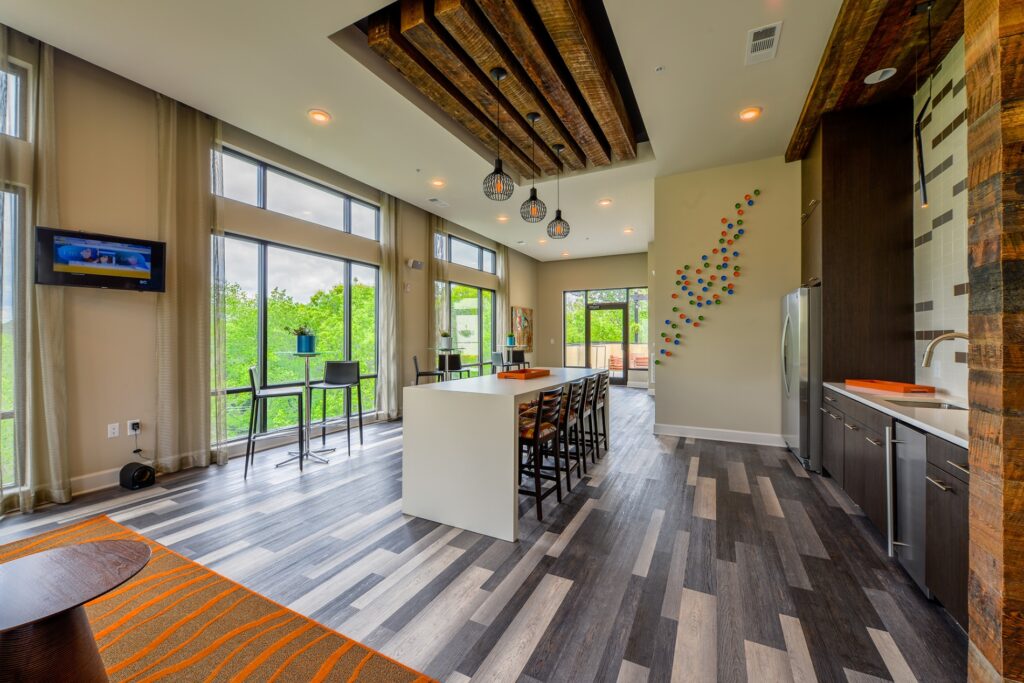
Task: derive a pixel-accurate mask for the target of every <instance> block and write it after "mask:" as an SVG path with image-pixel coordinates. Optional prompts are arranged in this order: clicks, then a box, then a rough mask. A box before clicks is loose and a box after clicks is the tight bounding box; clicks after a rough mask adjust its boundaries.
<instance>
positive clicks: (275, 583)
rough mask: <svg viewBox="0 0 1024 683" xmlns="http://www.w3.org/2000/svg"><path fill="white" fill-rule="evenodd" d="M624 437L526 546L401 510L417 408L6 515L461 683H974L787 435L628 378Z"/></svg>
mask: <svg viewBox="0 0 1024 683" xmlns="http://www.w3.org/2000/svg"><path fill="white" fill-rule="evenodd" d="M613 392H614V393H613V395H612V425H613V427H612V429H613V432H612V433H613V438H614V444H613V449H612V452H611V453H610V454H608V455H607V456H605V458H604V459H603V460H602V461H601V462H600V463H599V464H598V466H597V467H594V468H592V469H591V470H590V473H589V476H588V477H587V478H584V479H583V481H582V482H577V481H576V480H575V479H574V480H573V484H574V488H573V492H572V494H571V495H570V496H569V497H568V498H566V499H565V500H564V501H563V503H562V504H561V505H557V504H556V503H555V501H554V497H553V496H552V497H551V498H549V499H548V501H547V502H546V507H545V517H544V519H545V521H544V523H542V524H541V523H538V522H537V521H536V517H535V515H534V512H533V507H532V503H531V502H530V501H529V500H523V502H522V506H521V512H522V521H521V526H520V530H521V534H522V535H523V539H522V540H521V541H520V542H519V543H507V542H504V541H497V540H494V539H491V538H487V537H484V536H480V535H478V534H474V533H470V532H466V531H461V530H458V529H452V528H450V527H446V526H441V525H438V524H435V523H432V522H428V521H425V520H422V519H416V518H411V517H405V516H403V515H402V514H401V500H400V496H401V447H402V438H401V437H402V428H401V424H400V423H384V424H377V425H373V426H371V427H369V428H368V429H367V439H366V446H365V447H363V448H360V449H355V448H354V449H353V455H352V457H351V458H348V457H346V456H345V455H344V449H343V445H344V441H343V436H342V437H335V441H336V442H337V443H338V444H339V445H341V446H342V449H341V450H339V452H338V453H336V454H335V455H334V457H333V458H332V459H331V463H330V464H329V465H320V466H308V467H307V468H306V471H305V472H304V473H302V474H301V475H300V474H299V472H298V469H297V468H294V467H286V468H281V469H277V470H275V469H274V468H273V463H274V462H275V461H277V460H278V459H279V455H278V454H276V453H274V454H272V453H263V454H259V455H258V462H257V466H256V471H255V476H253V475H250V477H249V479H248V480H247V481H243V479H242V465H243V463H242V462H241V461H240V460H235V461H232V462H231V463H230V464H229V465H228V466H226V467H219V468H218V467H211V468H209V469H206V470H193V471H189V472H185V473H180V474H177V475H170V476H162V477H161V478H160V481H159V484H158V486H156V487H154V488H150V489H144V490H142V491H139V492H134V493H132V492H125V491H123V490H120V489H112V490H108V491H103V492H99V493H96V494H91V495H86V496H81V497H79V498H77V499H76V500H75V502H73V503H72V504H70V505H65V506H51V507H49V508H46V509H44V510H42V511H39V512H37V513H35V514H34V515H27V516H22V515H12V516H8V517H7V518H5V519H4V520H3V521H2V522H0V542H5V541H9V540H13V539H15V538H19V537H23V536H26V535H30V534H35V533H39V532H42V531H46V530H49V529H52V528H55V527H59V526H61V525H65V524H68V523H69V522H72V521H75V520H78V519H83V518H86V517H89V516H91V515H95V514H98V513H106V514H109V515H110V516H111V517H112V518H114V519H115V520H117V521H119V522H121V523H123V524H125V525H127V526H129V527H131V528H133V529H136V530H138V531H139V532H140V533H142V534H145V535H146V536H148V537H150V538H153V539H154V540H156V541H159V542H161V543H164V544H166V545H168V546H170V547H172V548H174V549H175V550H177V551H179V552H181V553H183V554H184V555H186V556H188V557H191V558H193V559H195V560H196V561H197V562H199V563H201V564H204V565H206V566H208V567H210V568H212V569H214V570H215V571H218V572H220V573H222V574H224V575H226V576H228V577H230V578H232V579H235V580H237V581H239V582H241V583H242V584H244V585H246V586H248V587H249V588H251V589H253V590H255V591H258V592H260V593H262V594H263V595H266V596H267V597H269V598H271V599H273V600H276V601H278V602H281V603H283V604H285V605H288V606H290V607H292V608H293V609H295V610H297V611H299V612H302V613H303V614H306V615H309V616H311V617H313V618H315V619H317V620H319V621H321V622H322V623H324V624H326V625H328V626H330V627H332V628H335V629H337V630H339V631H340V632H342V633H343V634H346V635H348V636H351V637H354V638H357V639H359V640H362V641H363V642H365V643H366V644H368V645H370V646H372V647H376V648H378V649H380V650H382V651H383V652H384V653H386V654H389V655H391V656H394V657H396V658H398V659H400V660H401V661H403V662H405V663H406V664H408V665H410V666H413V667H415V668H417V669H420V670H421V671H424V672H425V673H428V674H430V675H432V676H435V677H437V678H438V679H440V680H443V681H466V680H471V679H472V680H479V681H488V682H490V681H591V680H594V681H629V682H633V681H703V680H720V681H743V680H749V681H789V680H792V681H798V682H802V681H813V680H819V681H872V680H895V681H905V680H914V679H916V680H919V681H929V682H931V681H954V680H963V679H964V678H965V670H966V664H965V660H966V639H965V636H964V634H963V632H962V631H960V630H959V629H958V628H957V627H955V626H954V625H953V624H952V622H951V621H950V620H949V619H948V617H946V615H945V613H944V612H943V611H942V610H941V609H940V608H939V607H938V606H936V605H935V604H933V603H929V602H928V601H927V600H926V599H925V598H924V597H923V596H922V595H921V594H920V593H919V592H918V591H917V589H916V588H915V587H914V586H913V585H912V584H911V582H910V579H909V578H908V577H907V576H906V574H904V572H903V571H902V570H901V569H900V568H899V566H898V565H896V564H894V563H893V562H890V561H889V560H888V559H887V558H886V557H885V555H884V552H883V550H882V547H881V539H880V537H879V536H878V535H877V534H875V533H874V532H873V531H872V530H871V529H870V527H869V526H868V525H867V523H866V521H865V518H864V517H863V516H862V515H861V514H860V512H859V510H858V509H857V508H856V507H855V506H854V505H853V504H852V503H851V502H850V501H849V499H848V498H846V496H845V494H843V493H842V492H841V491H839V490H838V489H837V488H836V487H835V486H834V485H833V482H832V481H831V480H826V479H822V478H820V477H818V476H815V475H811V476H809V477H808V476H806V473H805V472H803V471H802V470H800V469H799V468H796V467H794V466H793V465H794V464H795V463H794V461H793V459H792V457H791V456H789V455H788V454H787V453H786V452H785V451H783V450H782V449H778V448H769V447H759V446H748V445H740V444H729V443H720V442H714V441H700V440H697V441H695V440H693V439H683V440H680V439H675V438H665V437H655V436H652V435H651V427H652V421H653V402H652V399H651V398H650V397H648V396H647V395H646V393H645V392H643V391H639V390H635V389H626V388H613Z"/></svg>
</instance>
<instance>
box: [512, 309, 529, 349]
mask: <svg viewBox="0 0 1024 683" xmlns="http://www.w3.org/2000/svg"><path fill="white" fill-rule="evenodd" d="M512 334H514V335H515V337H516V346H522V347H526V348H525V350H526V352H527V353H533V309H532V308H526V307H525V306H513V307H512Z"/></svg>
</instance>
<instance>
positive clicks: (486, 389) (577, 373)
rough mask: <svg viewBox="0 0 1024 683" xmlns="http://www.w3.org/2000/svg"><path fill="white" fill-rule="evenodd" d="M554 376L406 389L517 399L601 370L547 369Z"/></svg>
mask: <svg viewBox="0 0 1024 683" xmlns="http://www.w3.org/2000/svg"><path fill="white" fill-rule="evenodd" d="M544 369H546V370H550V371H551V374H550V375H548V376H546V377H538V378H537V379H499V378H498V376H497V375H480V376H479V377H469V378H466V379H453V380H448V381H447V382H431V383H429V384H420V385H418V386H411V387H405V391H443V392H456V393H461V394H488V395H493V396H518V395H520V394H525V393H528V392H537V391H544V390H545V389H550V388H552V387H557V386H561V385H562V384H565V383H566V382H575V381H576V380H579V379H583V378H584V377H590V376H591V375H596V374H598V373H599V372H601V370H595V369H592V368H544Z"/></svg>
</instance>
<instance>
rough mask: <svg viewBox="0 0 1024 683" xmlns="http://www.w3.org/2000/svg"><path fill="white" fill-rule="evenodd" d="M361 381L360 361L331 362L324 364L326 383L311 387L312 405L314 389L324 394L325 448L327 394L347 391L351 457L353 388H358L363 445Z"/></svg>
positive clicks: (322, 430) (322, 439) (322, 431)
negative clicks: (335, 391) (331, 391)
mask: <svg viewBox="0 0 1024 683" xmlns="http://www.w3.org/2000/svg"><path fill="white" fill-rule="evenodd" d="M360 379H361V375H360V372H359V361H357V360H329V361H326V362H325V363H324V381H323V382H317V383H316V384H310V385H309V393H310V403H312V398H313V390H314V389H320V390H322V391H323V392H324V399H323V416H322V418H321V422H320V443H322V444H323V445H325V446H326V445H327V392H328V390H330V389H344V390H345V437H346V439H347V440H348V454H349V456H350V457H351V455H352V387H355V388H356V400H357V401H358V405H359V445H360V446H362V445H363V388H362V386H361V385H360V384H359V380H360ZM311 412H312V411H311Z"/></svg>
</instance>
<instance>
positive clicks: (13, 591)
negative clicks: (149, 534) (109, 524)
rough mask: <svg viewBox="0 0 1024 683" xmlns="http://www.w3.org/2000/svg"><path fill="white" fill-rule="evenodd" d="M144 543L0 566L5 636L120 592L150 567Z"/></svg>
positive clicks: (48, 553) (103, 544) (93, 546)
mask: <svg viewBox="0 0 1024 683" xmlns="http://www.w3.org/2000/svg"><path fill="white" fill-rule="evenodd" d="M149 556H150V550H149V546H148V545H146V544H145V543H142V542H140V541H93V542H92V543H82V544H79V545H68V546H63V547H60V548H52V549H50V550H44V551H43V552H40V553H36V554H34V555H28V556H26V557H20V558H18V559H17V560H12V561H10V562H5V563H4V564H0V595H2V596H3V599H2V609H0V632H2V631H6V630H8V629H12V628H16V627H19V626H24V625H26V624H31V623H33V622H36V621H39V620H41V619H45V618H47V617H51V616H53V615H55V614H59V613H61V612H65V611H67V610H69V609H73V608H75V607H78V606H79V605H83V604H85V603H87V602H89V601H90V600H92V599H93V598H96V597H99V596H100V595H103V594H104V593H106V592H108V591H110V590H113V589H114V588H117V587H118V586H119V585H121V584H122V583H124V582H125V581H127V580H128V579H130V578H132V577H133V576H135V575H136V574H137V573H138V572H139V571H140V570H141V569H142V568H143V567H145V566H146V563H147V562H149Z"/></svg>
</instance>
